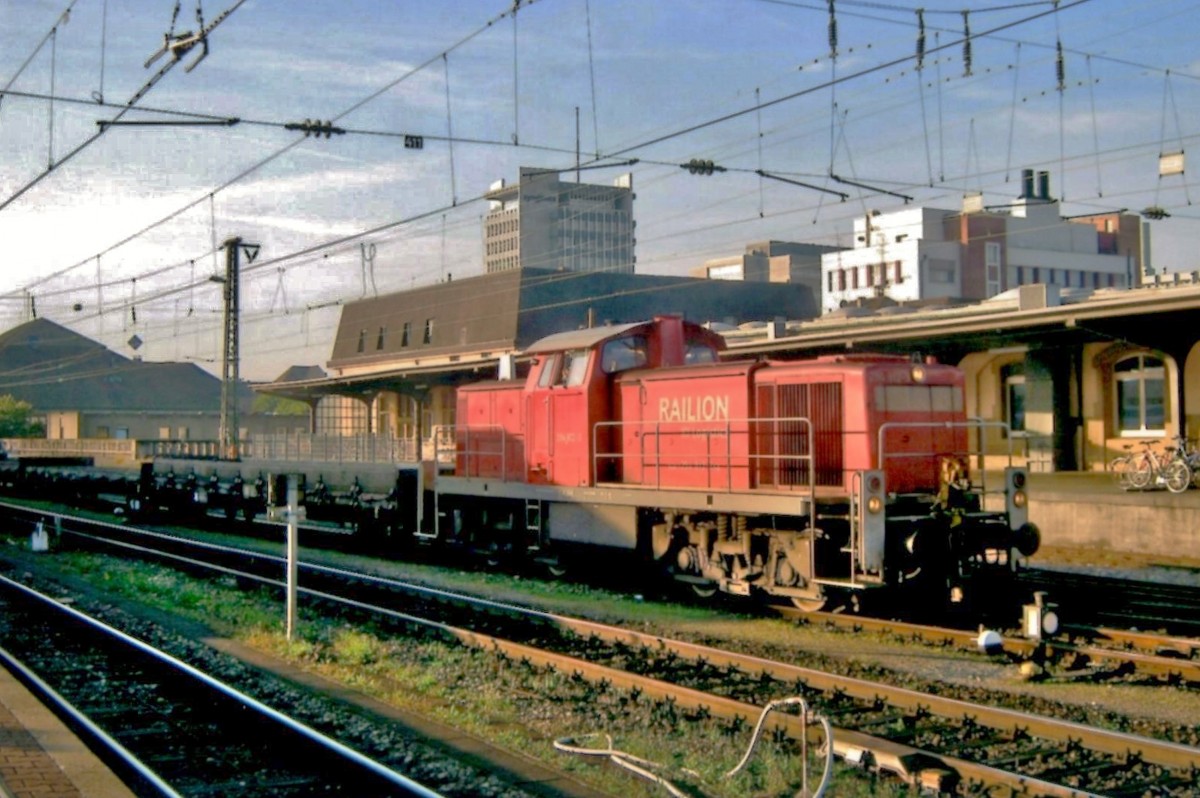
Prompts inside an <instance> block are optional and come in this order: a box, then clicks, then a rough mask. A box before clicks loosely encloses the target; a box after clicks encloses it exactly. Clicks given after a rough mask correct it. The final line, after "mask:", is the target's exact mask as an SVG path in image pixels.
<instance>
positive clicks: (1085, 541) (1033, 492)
mask: <svg viewBox="0 0 1200 798" xmlns="http://www.w3.org/2000/svg"><path fill="white" fill-rule="evenodd" d="M989 479H990V475H989ZM1028 493H1029V520H1030V521H1032V522H1033V523H1035V524H1037V526H1038V529H1039V530H1040V531H1041V534H1042V545H1043V547H1044V551H1043V552H1039V554H1035V555H1034V556H1033V557H1032V558H1031V560H1030V564H1031V565H1034V566H1038V567H1041V566H1044V565H1047V564H1050V563H1054V562H1055V561H1064V560H1065V561H1066V562H1065V563H1064V564H1067V565H1069V564H1070V561H1071V560H1072V559H1075V560H1078V561H1079V562H1080V563H1086V564H1088V565H1091V566H1094V567H1097V568H1108V569H1112V570H1116V571H1137V572H1138V573H1130V574H1128V578H1142V579H1146V580H1148V581H1174V582H1179V581H1183V582H1186V583H1192V582H1196V583H1200V489H1196V488H1193V489H1191V490H1188V491H1186V492H1184V493H1178V494H1176V493H1171V492H1170V491H1168V490H1165V489H1162V488H1160V489H1151V490H1122V489H1121V488H1120V487H1119V486H1118V485H1117V481H1116V478H1115V476H1114V475H1113V474H1110V473H1105V472H1062V473H1036V472H1035V473H1032V474H1030V475H1029V489H1028ZM1071 552H1076V553H1080V556H1078V557H1073V556H1072V555H1071Z"/></svg>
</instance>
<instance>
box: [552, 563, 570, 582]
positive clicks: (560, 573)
mask: <svg viewBox="0 0 1200 798" xmlns="http://www.w3.org/2000/svg"><path fill="white" fill-rule="evenodd" d="M570 572H571V569H570V568H568V567H567V566H566V564H565V563H564V562H563V561H562V560H554V561H553V562H547V563H546V573H547V574H549V575H550V578H551V579H562V578H564V577H565V576H566V575H567V574H569V573H570Z"/></svg>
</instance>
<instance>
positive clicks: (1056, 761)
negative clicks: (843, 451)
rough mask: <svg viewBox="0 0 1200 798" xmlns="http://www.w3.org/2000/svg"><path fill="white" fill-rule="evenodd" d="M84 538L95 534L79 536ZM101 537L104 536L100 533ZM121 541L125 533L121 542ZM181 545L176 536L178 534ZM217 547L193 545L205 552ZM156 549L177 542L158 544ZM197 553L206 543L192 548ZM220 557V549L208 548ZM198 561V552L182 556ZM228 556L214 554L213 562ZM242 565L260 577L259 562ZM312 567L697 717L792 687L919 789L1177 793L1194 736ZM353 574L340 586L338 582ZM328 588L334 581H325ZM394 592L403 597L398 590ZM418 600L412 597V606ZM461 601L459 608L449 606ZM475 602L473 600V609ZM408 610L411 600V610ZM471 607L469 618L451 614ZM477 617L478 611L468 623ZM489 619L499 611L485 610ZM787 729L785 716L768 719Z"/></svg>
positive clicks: (517, 657)
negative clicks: (1024, 708) (1048, 713)
mask: <svg viewBox="0 0 1200 798" xmlns="http://www.w3.org/2000/svg"><path fill="white" fill-rule="evenodd" d="M93 540H95V541H96V542H97V543H98V544H99V543H101V542H103V541H100V540H99V539H97V538H93ZM110 543H111V542H110ZM123 545H124V546H125V547H128V546H129V544H123ZM181 545H182V544H181ZM219 549H220V547H213V546H207V545H206V546H203V547H198V548H197V547H193V554H195V551H198V550H203V551H205V552H207V553H208V554H217V553H218V551H219ZM158 556H167V557H168V558H172V559H175V558H180V557H181V556H182V555H179V554H169V555H163V554H161V553H160V554H159V555H158ZM206 556H207V555H206ZM219 556H220V557H221V558H225V557H233V556H234V554H233V553H232V552H228V551H226V552H224V553H220V554H219ZM188 560H189V563H188V565H189V567H199V562H198V557H196V556H192V557H189V558H188ZM254 563H255V564H254V566H253V567H254V568H255V569H256V570H257V569H260V568H263V567H269V568H270V569H271V571H272V573H274V574H278V573H279V572H280V567H279V563H278V561H277V560H276V559H275V558H269V557H264V556H263V555H256V556H255V558H254ZM218 567H220V568H222V569H228V568H229V567H230V566H229V565H228V564H222V565H220V566H218ZM243 574H244V577H245V578H252V579H256V580H262V581H272V582H273V581H274V580H273V579H272V578H271V577H268V576H263V575H261V574H259V573H254V574H251V573H250V572H249V571H244V572H243ZM318 577H319V578H322V579H325V580H332V581H325V582H322V583H320V584H321V588H320V589H317V588H314V587H311V586H310V587H307V588H306V589H305V592H306V593H307V594H308V595H309V596H310V597H313V598H318V599H320V600H322V601H329V602H338V603H340V604H341V605H343V606H350V607H353V608H354V609H355V611H357V612H365V613H370V614H372V615H373V616H375V617H384V618H390V619H392V620H394V621H397V622H401V623H403V624H406V625H414V624H415V625H420V626H423V627H426V628H429V629H433V630H435V631H436V632H437V633H438V634H441V635H448V636H450V637H452V638H454V639H456V640H459V641H460V642H462V643H464V644H467V645H471V646H476V647H480V648H484V649H486V650H489V651H494V652H499V653H501V654H502V655H503V656H505V657H507V658H508V659H510V660H511V661H514V662H521V663H529V664H531V665H534V666H537V667H543V668H548V669H555V670H558V671H560V672H564V673H572V674H578V675H579V678H581V679H583V680H586V681H587V682H588V683H589V684H591V685H593V686H594V688H593V689H596V690H600V691H604V690H611V689H616V688H619V689H621V690H624V691H627V692H629V693H631V694H633V695H636V696H646V697H649V698H651V699H653V700H655V701H659V702H663V703H665V704H667V705H669V706H672V707H677V708H683V709H687V710H689V711H692V712H694V713H697V715H698V716H701V717H707V716H712V717H720V718H724V719H726V720H727V721H731V722H732V721H734V720H736V719H739V718H740V719H742V720H743V721H744V720H745V719H747V718H751V717H755V716H756V715H757V713H758V711H759V709H760V708H761V706H762V705H763V704H764V703H766V702H767V701H768V700H773V699H774V698H777V697H778V696H779V694H781V693H787V692H793V691H798V692H802V693H803V694H804V695H805V697H806V700H808V701H810V703H812V704H813V705H814V706H815V707H816V708H817V711H819V712H821V713H822V714H825V715H826V716H828V717H831V718H832V719H834V723H835V728H834V748H835V750H836V751H837V752H838V753H839V754H840V755H841V756H842V757H843V758H844V759H846V760H848V761H854V762H871V763H873V765H874V766H875V767H877V768H879V769H881V770H885V771H889V772H892V773H895V774H896V775H898V776H900V777H901V778H903V779H904V780H906V781H908V782H909V783H911V784H914V785H917V786H920V787H922V788H932V789H948V788H954V789H960V790H967V791H970V790H971V789H976V788H978V789H991V788H995V787H998V786H999V787H1003V788H1005V789H1008V790H1012V791H1014V792H1015V793H1022V794H1045V795H1089V794H1105V795H1139V796H1140V795H1149V796H1153V795H1191V794H1195V793H1194V792H1192V790H1193V789H1194V788H1193V786H1192V785H1193V782H1194V776H1195V774H1196V773H1197V772H1200V749H1196V748H1193V747H1190V746H1188V745H1182V744H1178V743H1173V742H1169V741H1162V740H1153V739H1149V738H1146V737H1140V736H1137V735H1130V734H1125V733H1122V732H1117V731H1111V730H1104V729H1097V728H1093V727H1089V726H1084V725H1081V724H1078V723H1072V722H1069V721H1063V720H1059V719H1056V718H1050V717H1043V716H1039V715H1033V714H1029V713H1023V712H1016V711H1013V710H1008V709H1003V708H998V707H991V706H986V705H982V704H977V703H972V702H968V701H962V700H958V699H954V698H950V697H946V696H939V695H933V694H930V693H923V692H918V691H914V690H906V689H903V688H898V687H894V686H891V685H887V684H882V683H879V682H871V681H866V680H862V679H854V678H850V677H847V676H843V675H838V674H831V673H826V672H822V671H819V670H815V669H811V668H803V667H799V666H796V665H791V664H788V663H783V662H777V661H772V660H768V659H764V658H760V657H754V656H748V655H744V654H738V653H735V652H729V651H722V650H719V649H715V648H710V647H705V646H700V645H696V644H691V643H686V642H682V641H676V640H668V639H666V638H663V637H660V636H655V635H649V634H644V633H640V632H637V631H632V630H629V629H623V628H619V627H613V626H608V625H605V624H598V623H595V622H591V621H583V620H579V619H573V618H567V617H564V616H558V615H553V614H549V613H544V612H531V611H529V610H526V609H523V608H517V607H512V606H510V605H502V604H498V603H496V602H489V601H484V600H480V599H476V598H472V597H469V596H462V595H458V594H452V593H448V592H445V591H438V590H432V589H429V588H424V587H420V586H412V585H402V584H401V583H398V582H395V581H393V580H387V579H381V578H378V577H365V576H364V575H361V574H353V573H350V572H346V571H338V570H337V569H332V568H327V567H313V566H310V567H308V568H306V575H305V577H304V579H305V580H306V581H309V584H310V585H312V584H317V583H316V582H313V581H311V580H313V579H316V578H318ZM347 582H350V583H352V584H353V588H352V589H353V594H354V596H355V598H354V599H348V598H346V597H345V596H344V595H338V593H339V592H342V591H340V590H339V589H338V587H337V586H338V585H339V584H342V585H344V584H345V583H347ZM398 589H403V590H405V591H407V592H408V593H409V594H410V595H419V596H422V597H423V598H425V599H427V600H428V602H430V603H431V604H441V605H446V606H449V607H457V608H460V609H461V610H462V611H459V612H451V613H450V614H449V616H447V614H446V613H445V612H436V613H433V612H432V611H430V612H431V614H432V615H433V616H434V617H432V618H431V617H423V616H417V615H413V614H411V613H398V612H396V611H394V610H390V609H388V608H386V607H382V606H378V605H373V604H371V603H370V602H371V601H372V600H373V599H372V598H371V596H372V591H380V595H381V596H383V597H385V598H386V596H387V595H388V594H391V596H392V600H391V601H387V603H388V604H395V600H394V599H395V594H394V591H396V590H398ZM335 591H336V592H335ZM407 603H408V604H412V603H413V602H411V601H408V602H407ZM422 607H424V605H422ZM463 608H465V609H463ZM480 610H486V612H482V613H481V612H480ZM415 611H416V610H414V612H415ZM463 619H474V620H475V621H476V623H474V624H473V625H472V626H471V627H468V626H465V625H464V626H457V625H454V624H453V623H451V621H452V620H453V621H455V622H459V623H461V622H463ZM481 619H486V620H485V621H484V622H483V623H482V624H481V623H479V621H480V620H481ZM497 619H499V620H497ZM776 722H777V723H779V724H782V726H781V728H782V729H783V730H785V731H788V732H790V733H792V734H798V733H800V732H799V731H798V730H797V728H796V727H795V726H794V725H792V724H793V723H794V721H793V720H788V719H787V717H786V716H783V717H782V718H781V719H780V720H778V721H776Z"/></svg>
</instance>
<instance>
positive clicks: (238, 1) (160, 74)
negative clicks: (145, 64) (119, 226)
mask: <svg viewBox="0 0 1200 798" xmlns="http://www.w3.org/2000/svg"><path fill="white" fill-rule="evenodd" d="M245 2H246V0H235V2H234V4H233V5H232V6H231V7H229V8H228V9H226V10H225V11H224V12H223V13H222V14H220V15H219V16H218V17H217V18H216V19H214V20H213V22H212V23H211V25H210V26H209V28H208V29H206V30H205V31H204V32H203V34H202V35H203V36H207V35H208V33H211V31H212V29H214V28H216V27H217V26H218V25H220V24H221V22H223V21H224V20H225V19H227V18H228V17H229V15H230V14H232V13H233V12H234V11H237V9H238V8H240V7H241V6H242V4H243V3H245ZM178 63H179V59H177V58H170V59H168V60H167V63H165V64H163V66H162V67H161V68H159V70H158V71H157V72H156V73H154V75H152V76H151V77H150V79H149V80H147V81H146V82H145V83H144V84H143V85H142V87H141V88H140V89H138V90H137V91H136V92H135V93H134V95H133V96H132V97H131V98H130V99H129V100H128V102H127V103H126V106H125V107H123V108H122V109H121V110H120V111H118V112H117V114H116V116H115V117H113V119H111V120H109V122H110V123H112V122H117V121H119V120H120V119H121V118H123V117H124V116H125V114H126V113H128V112H129V111H130V110H132V109H133V107H134V106H135V105H136V104H137V102H138V101H139V100H140V99H141V98H142V97H144V96H145V95H146V94H147V93H148V92H149V91H150V90H151V89H153V88H154V87H155V86H156V85H157V84H158V83H159V81H161V80H162V79H163V78H164V77H166V75H167V73H169V72H170V71H171V69H172V68H173V67H174V66H175V65H176V64H178ZM107 130H108V127H107V126H103V125H102V126H100V127H99V129H98V130H97V131H96V132H95V133H93V134H92V135H91V136H88V137H87V138H85V139H84V140H83V141H82V142H81V143H80V144H78V145H76V146H75V147H74V148H73V149H71V150H68V151H67V153H66V154H65V155H63V156H62V158H60V159H58V160H57V161H54V160H51V163H50V165H49V166H48V167H47V168H46V169H45V171H43V172H41V173H39V174H38V175H36V176H35V177H34V178H33V179H32V180H30V181H29V182H27V183H25V184H24V185H23V186H21V187H19V188H18V189H17V190H16V191H14V192H13V193H12V194H10V195H9V196H8V198H6V199H4V200H3V201H0V211H3V210H4V209H5V208H7V207H9V206H10V205H12V203H14V202H16V201H17V200H18V199H20V198H21V197H23V196H25V194H26V193H27V192H28V191H29V190H30V189H32V188H33V187H34V186H37V185H38V184H39V183H41V182H42V180H44V179H45V178H47V177H49V176H50V175H51V174H52V173H54V172H55V171H56V170H57V169H58V168H59V167H61V166H62V165H63V164H65V163H67V162H68V161H70V160H72V159H73V158H74V157H75V156H76V155H78V154H79V153H81V152H83V151H84V150H85V149H87V148H88V147H89V146H91V145H92V143H94V142H95V141H96V139H98V138H100V137H101V136H103V135H104V133H105V131H107Z"/></svg>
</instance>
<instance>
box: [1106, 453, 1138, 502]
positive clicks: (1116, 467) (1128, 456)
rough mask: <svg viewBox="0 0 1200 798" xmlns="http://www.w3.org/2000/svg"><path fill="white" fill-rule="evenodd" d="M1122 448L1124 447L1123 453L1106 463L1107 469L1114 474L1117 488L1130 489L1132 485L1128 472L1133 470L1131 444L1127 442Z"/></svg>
mask: <svg viewBox="0 0 1200 798" xmlns="http://www.w3.org/2000/svg"><path fill="white" fill-rule="evenodd" d="M1122 448H1123V449H1125V454H1119V455H1117V456H1116V457H1114V458H1113V459H1112V461H1111V462H1109V464H1108V470H1109V471H1110V472H1112V473H1113V474H1114V475H1115V476H1116V480H1117V487H1118V488H1120V489H1121V490H1130V489H1131V488H1132V487H1133V485H1132V483H1131V480H1130V474H1131V473H1132V472H1133V457H1134V455H1133V452H1132V449H1133V444H1131V443H1127V444H1125V446H1123V447H1122Z"/></svg>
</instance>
